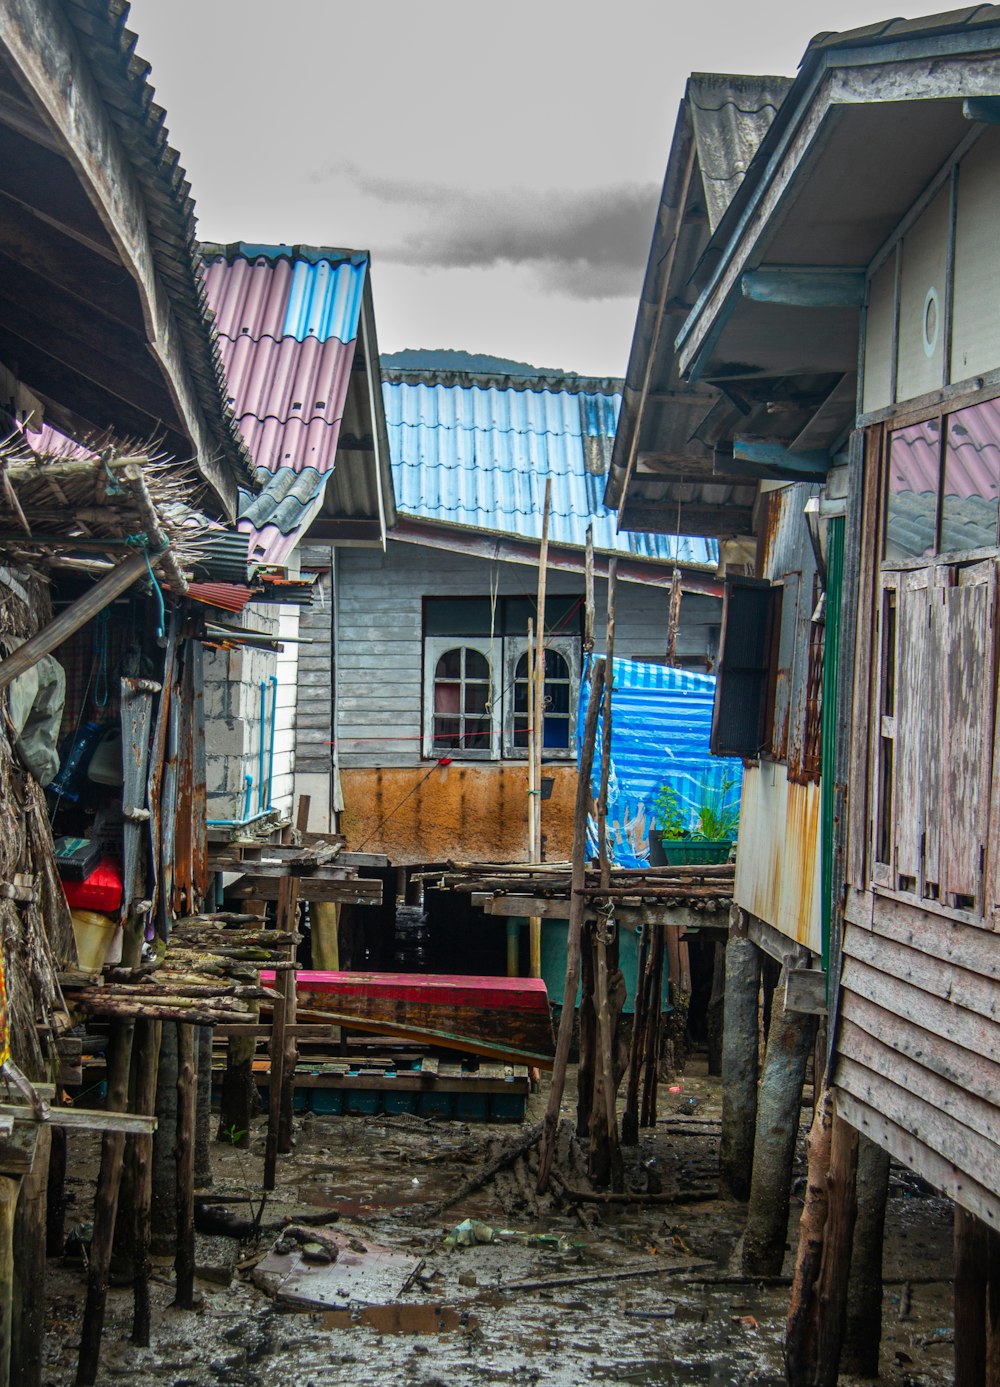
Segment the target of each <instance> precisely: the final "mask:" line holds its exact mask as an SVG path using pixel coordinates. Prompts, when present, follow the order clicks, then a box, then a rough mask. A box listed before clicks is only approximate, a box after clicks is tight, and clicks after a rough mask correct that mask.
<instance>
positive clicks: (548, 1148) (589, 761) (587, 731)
mask: <svg viewBox="0 0 1000 1387" xmlns="http://www.w3.org/2000/svg"><path fill="white" fill-rule="evenodd" d="M603 690H604V661H603V660H602V659H596V660H594V663H593V666H592V668H591V672H590V700H589V702H588V704H587V716H586V720H585V722H584V729H583V743H582V746H581V748H580V771H579V775H578V776H577V783H576V802H575V805H574V811H573V868H572V873H571V891H570V906H569V927H568V929H567V931H566V984H565V987H564V988H563V1009H562V1015H561V1016H560V1018H559V1033H558V1035H557V1037H556V1053H555V1057H554V1060H553V1064H552V1083H551V1086H550V1088H549V1101H548V1106H547V1107H546V1110H545V1118H544V1121H543V1123H542V1136H541V1144H540V1147H539V1153H538V1192H539V1194H541V1193H543V1192H544V1191H545V1190H546V1189H547V1188H548V1183H549V1175H550V1174H551V1172H552V1159H553V1156H554V1155H555V1138H556V1128H557V1127H558V1125H559V1110H560V1108H561V1106H562V1098H563V1091H564V1089H565V1086H566V1066H567V1063H568V1062H569V1051H570V1044H571V1043H572V1039H573V1013H574V1011H575V1010H576V990H577V986H578V985H579V981H580V934H581V930H582V926H583V906H584V901H583V888H584V886H585V884H586V873H587V817H588V814H589V811H590V798H591V789H590V776H591V772H592V770H593V768H594V745H595V743H596V741H597V715H598V713H599V711H600V706H601V694H602V692H603Z"/></svg>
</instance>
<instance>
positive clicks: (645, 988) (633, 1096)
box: [622, 924, 650, 1146]
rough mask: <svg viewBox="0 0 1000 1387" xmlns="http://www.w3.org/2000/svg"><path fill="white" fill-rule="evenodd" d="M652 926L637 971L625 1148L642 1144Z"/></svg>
mask: <svg viewBox="0 0 1000 1387" xmlns="http://www.w3.org/2000/svg"><path fill="white" fill-rule="evenodd" d="M648 959H649V925H645V924H644V925H643V926H642V936H641V938H640V940H639V961H638V963H637V965H636V970H635V1002H634V1003H633V1007H632V1035H631V1037H630V1038H629V1048H628V1067H627V1075H628V1077H627V1079H626V1082H625V1111H624V1112H623V1113H622V1145H623V1146H638V1144H639V1069H640V1066H641V1064H642V1050H643V1045H642V1042H643V1037H644V1032H645V1026H646V1007H647V1006H648V998H649V986H650V984H649V977H648V974H647V962H648Z"/></svg>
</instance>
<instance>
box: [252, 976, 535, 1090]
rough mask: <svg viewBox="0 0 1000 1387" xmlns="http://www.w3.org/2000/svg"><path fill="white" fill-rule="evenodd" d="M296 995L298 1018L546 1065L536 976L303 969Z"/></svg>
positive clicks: (473, 1052) (264, 977)
mask: <svg viewBox="0 0 1000 1387" xmlns="http://www.w3.org/2000/svg"><path fill="white" fill-rule="evenodd" d="M261 980H262V981H265V982H273V981H274V973H273V972H267V971H264V972H262V973H261ZM296 998H297V1002H298V1017H299V1020H300V1021H313V1022H317V1021H329V1022H330V1024H331V1025H335V1026H345V1027H347V1028H348V1029H350V1030H354V1031H372V1032H374V1033H375V1034H377V1035H391V1036H397V1037H400V1038H402V1039H404V1040H422V1041H426V1043H427V1044H428V1045H435V1046H442V1047H444V1048H446V1049H451V1050H463V1051H465V1052H466V1053H468V1054H474V1055H483V1056H485V1057H488V1058H490V1059H499V1060H504V1061H506V1062H508V1063H511V1064H525V1065H532V1066H534V1067H536V1068H540V1069H551V1068H552V1060H553V1056H554V1053H555V1044H554V1038H553V1034H552V1018H551V1014H550V1012H549V997H548V992H547V991H546V988H545V984H544V982H542V980H541V979H540V978H477V977H460V976H456V975H453V974H450V973H448V974H434V973H431V974H427V973H317V972H308V971H306V970H305V969H303V970H301V971H300V972H299V973H298V975H297V986H296Z"/></svg>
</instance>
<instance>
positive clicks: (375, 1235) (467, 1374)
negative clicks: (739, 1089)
mask: <svg viewBox="0 0 1000 1387" xmlns="http://www.w3.org/2000/svg"><path fill="white" fill-rule="evenodd" d="M699 1069H700V1072H699ZM692 1100H694V1101H692ZM544 1101H545V1087H544V1081H543V1088H542V1091H541V1092H540V1093H539V1094H536V1095H534V1096H533V1097H532V1099H531V1102H530V1106H529V1121H531V1120H538V1119H540V1117H541V1114H542V1112H543V1110H544ZM719 1108H720V1101H719V1089H718V1081H717V1080H715V1079H709V1078H707V1077H706V1075H705V1073H704V1066H703V1065H701V1066H699V1065H698V1064H697V1062H695V1063H694V1064H693V1065H692V1064H689V1072H688V1074H687V1076H686V1077H685V1079H684V1081H683V1091H682V1092H681V1093H670V1092H667V1091H665V1090H663V1091H661V1103H660V1118H661V1120H660V1122H659V1123H658V1125H657V1128H656V1130H655V1131H653V1132H648V1133H644V1134H643V1137H642V1143H641V1146H640V1148H639V1151H638V1152H637V1153H635V1154H634V1155H630V1157H629V1161H630V1165H631V1163H632V1162H635V1166H634V1170H633V1179H641V1180H643V1181H646V1182H647V1183H649V1184H651V1185H652V1187H654V1188H656V1187H659V1188H660V1189H661V1190H662V1191H663V1192H665V1193H668V1194H669V1193H670V1192H672V1191H679V1192H680V1194H681V1200H680V1202H677V1203H669V1204H664V1203H661V1204H658V1205H655V1206H652V1207H649V1206H647V1207H646V1208H642V1207H635V1208H631V1207H630V1208H626V1209H621V1208H614V1209H607V1208H601V1207H599V1206H595V1205H593V1204H589V1205H586V1206H584V1207H583V1209H582V1210H581V1212H580V1213H576V1212H574V1211H573V1210H572V1209H566V1208H563V1209H562V1210H559V1209H558V1208H557V1207H556V1206H555V1205H552V1203H551V1201H546V1202H545V1203H544V1204H543V1207H542V1208H541V1209H538V1208H537V1206H536V1205H535V1204H534V1201H533V1200H532V1198H531V1194H530V1178H529V1176H530V1172H529V1171H528V1170H527V1168H526V1167H524V1166H522V1167H521V1168H520V1169H519V1170H515V1172H513V1173H508V1174H505V1175H504V1176H501V1177H500V1178H498V1180H497V1181H495V1182H494V1183H492V1184H491V1185H489V1186H488V1187H487V1188H486V1189H484V1190H482V1191H481V1192H479V1193H478V1194H476V1195H474V1196H470V1197H469V1198H467V1199H466V1200H464V1201H463V1202H462V1203H460V1204H457V1205H455V1206H454V1207H453V1208H451V1209H449V1210H448V1211H447V1212H446V1213H443V1214H441V1215H439V1216H438V1217H436V1218H433V1219H432V1220H431V1221H430V1222H427V1223H426V1224H422V1223H420V1222H418V1221H417V1220H416V1219H415V1217H414V1209H415V1208H416V1206H419V1205H422V1204H424V1203H427V1202H430V1201H434V1200H436V1199H439V1198H441V1197H442V1196H445V1195H447V1194H449V1193H450V1192H451V1191H453V1190H454V1189H455V1188H456V1187H457V1186H458V1185H459V1184H460V1182H461V1181H462V1179H463V1178H464V1177H465V1176H466V1175H467V1174H468V1173H470V1172H471V1171H473V1170H475V1169H476V1168H477V1167H478V1166H479V1165H480V1164H481V1163H482V1162H483V1161H484V1160H485V1159H487V1158H488V1156H489V1154H490V1153H491V1152H492V1151H494V1150H495V1149H496V1143H497V1142H498V1141H504V1140H508V1139H509V1138H510V1136H511V1133H512V1129H511V1128H510V1127H492V1126H486V1125H465V1124H461V1123H454V1122H434V1121H424V1120H422V1119H419V1118H416V1117H412V1116H400V1117H394V1118H388V1117H371V1118H342V1117H319V1116H313V1115H309V1116H307V1117H306V1118H304V1119H302V1120H301V1121H299V1122H298V1123H297V1143H296V1149H295V1151H294V1153H293V1154H292V1155H291V1156H288V1157H284V1158H282V1159H281V1160H280V1162H279V1189H278V1191H277V1192H276V1196H275V1197H272V1198H271V1199H270V1200H269V1202H268V1204H267V1207H266V1209H265V1213H264V1221H265V1223H275V1224H277V1223H279V1222H280V1221H281V1219H282V1218H283V1217H284V1216H286V1215H295V1214H299V1213H302V1212H304V1211H312V1212H314V1213H315V1212H316V1211H317V1210H320V1209H323V1208H326V1207H328V1206H330V1207H333V1208H337V1209H339V1210H340V1213H341V1218H340V1220H339V1222H337V1223H336V1224H334V1225H332V1226H331V1230H330V1231H336V1232H338V1233H342V1234H346V1235H347V1236H348V1237H349V1238H351V1239H353V1240H354V1241H355V1242H356V1244H357V1246H360V1247H367V1246H369V1245H370V1244H372V1243H376V1244H382V1245H385V1246H388V1247H390V1248H392V1249H394V1250H396V1251H398V1252H400V1253H403V1254H406V1255H407V1256H409V1257H412V1258H413V1259H414V1261H413V1263H412V1264H411V1265H412V1266H417V1265H418V1261H419V1260H421V1259H422V1261H423V1267H422V1268H421V1269H420V1271H419V1274H418V1275H417V1276H415V1277H414V1278H413V1281H412V1284H411V1285H410V1287H409V1289H408V1290H407V1291H406V1292H405V1293H404V1294H398V1291H394V1293H393V1294H392V1295H390V1296H387V1297H385V1299H388V1300H389V1302H390V1308H388V1309H376V1310H369V1311H365V1312H363V1313H359V1312H358V1311H357V1310H356V1309H355V1310H354V1311H353V1312H352V1310H351V1308H350V1304H349V1302H347V1301H345V1305H346V1307H347V1308H345V1309H344V1310H340V1311H292V1310H288V1309H286V1308H283V1307H282V1306H280V1305H279V1304H277V1303H276V1302H275V1301H274V1299H272V1298H271V1297H270V1296H269V1295H268V1294H266V1293H265V1292H264V1291H262V1290H260V1289H258V1288H257V1287H256V1286H255V1285H254V1284H253V1283H252V1281H251V1280H250V1279H249V1278H250V1277H251V1276H252V1275H253V1269H252V1268H251V1267H250V1266H248V1265H246V1264H247V1263H249V1262H251V1261H253V1259H254V1256H255V1255H258V1254H259V1252H260V1251H261V1250H262V1249H259V1248H257V1249H255V1248H254V1247H252V1246H248V1245H247V1244H246V1243H242V1244H241V1243H240V1242H238V1241H236V1240H234V1239H232V1238H229V1237H220V1236H201V1235H199V1238H198V1265H199V1270H200V1272H201V1273H202V1274H201V1275H200V1276H199V1280H198V1290H199V1293H200V1296H201V1304H200V1308H199V1309H198V1310H197V1311H195V1312H193V1313H192V1312H182V1311H178V1310H176V1309H173V1308H171V1305H170V1302H171V1300H172V1298H173V1287H172V1268H171V1266H170V1265H169V1264H168V1263H161V1264H159V1265H157V1266H156V1268H155V1271H154V1284H153V1296H154V1305H155V1309H154V1326H153V1344H152V1347H150V1348H149V1349H136V1348H134V1347H133V1346H132V1345H131V1344H130V1343H129V1332H130V1328H131V1292H130V1291H129V1290H128V1289H121V1288H119V1289H113V1290H112V1292H111V1294H110V1298H109V1305H108V1317H107V1324H106V1329H105V1338H104V1351H103V1354H102V1366H101V1373H100V1376H99V1379H98V1380H99V1382H100V1383H101V1384H111V1383H121V1382H128V1383H134V1384H137V1387H146V1384H148V1387H154V1384H155V1385H156V1387H163V1385H164V1384H169V1385H170V1387H216V1384H221V1385H222V1387H256V1384H265V1385H266V1387H293V1384H294V1387H327V1384H329V1387H334V1384H337V1385H338V1387H339V1384H344V1387H347V1384H351V1387H353V1385H354V1384H361V1383H378V1384H379V1387H466V1384H477V1383H485V1382H498V1383H504V1382H508V1383H513V1384H535V1383H551V1384H553V1387H576V1384H581V1383H591V1382H596V1383H600V1382H622V1383H634V1384H643V1385H644V1387H645V1385H646V1384H649V1387H653V1385H654V1384H664V1385H665V1387H666V1385H667V1384H675V1383H709V1384H720V1387H721V1385H722V1384H737V1383H740V1384H742V1383H759V1384H769V1383H779V1382H783V1381H784V1378H783V1374H782V1366H781V1337H782V1331H783V1327H784V1316H785V1309H786V1303H787V1295H788V1291H787V1287H786V1286H784V1285H778V1286H765V1285H761V1284H759V1283H754V1282H744V1283H740V1282H739V1281H737V1280H732V1279H724V1278H727V1270H728V1264H729V1261H730V1257H731V1255H732V1252H733V1248H734V1245H735V1243H736V1240H737V1237H738V1235H739V1232H740V1228H741V1208H740V1206H739V1205H736V1204H733V1203H730V1202H727V1201H724V1200H720V1199H717V1198H714V1199H712V1198H706V1197H705V1196H706V1194H707V1193H708V1187H709V1186H710V1183H711V1181H712V1178H713V1175H714V1171H715V1169H716V1165H717V1156H718V1136H717V1133H716V1129H717V1121H718V1116H719ZM564 1111H565V1112H566V1114H567V1115H569V1113H570V1103H569V1100H567V1104H566V1107H565V1109H564ZM804 1115H806V1116H807V1114H804ZM253 1142H254V1144H253V1147H252V1149H251V1151H250V1152H249V1153H248V1154H247V1155H246V1156H241V1155H240V1154H238V1153H237V1152H236V1151H234V1150H233V1149H232V1148H230V1147H225V1146H222V1145H216V1146H215V1148H214V1156H213V1159H214V1167H215V1182H214V1187H213V1194H230V1195H240V1194H245V1193H246V1182H245V1178H244V1174H243V1173H242V1171H241V1162H242V1165H243V1168H244V1169H245V1171H246V1173H247V1175H248V1176H249V1180H250V1181H251V1182H253V1183H255V1182H257V1181H259V1179H260V1170H261V1160H262V1155H263V1127H261V1126H259V1125H258V1127H257V1128H256V1130H255V1132H254V1137H253ZM95 1157H96V1149H91V1150H90V1151H89V1152H88V1151H87V1149H86V1148H82V1149H81V1150H80V1151H78V1152H76V1153H75V1159H76V1166H75V1169H74V1178H73V1179H72V1180H71V1182H70V1192H71V1196H72V1198H73V1203H72V1204H71V1205H70V1216H69V1218H70V1222H72V1221H78V1222H80V1223H85V1222H86V1221H87V1220H88V1219H89V1217H90V1213H89V1201H90V1200H92V1197H93V1184H92V1181H93V1177H94V1173H95V1170H96V1160H95ZM640 1167H641V1174H640V1173H639V1172H640ZM800 1177H801V1165H800ZM798 1187H799V1188H800V1187H801V1179H800V1183H799V1186H798ZM685 1191H689V1192H690V1191H696V1192H697V1193H698V1196H699V1197H698V1199H697V1201H696V1202H693V1203H689V1202H684V1199H683V1195H684V1193H685ZM891 1196H892V1197H891V1199H890V1206H889V1212H888V1220H887V1241H886V1251H885V1276H886V1283H887V1284H886V1294H885V1304H884V1315H883V1319H884V1332H883V1351H882V1380H883V1381H884V1382H886V1383H889V1384H893V1385H894V1387H906V1384H927V1387H931V1384H937V1383H942V1384H943V1383H946V1382H950V1380H951V1372H952V1352H953V1350H952V1333H951V1288H950V1284H949V1278H950V1275H951V1206H950V1204H948V1202H947V1201H945V1200H939V1199H935V1198H932V1197H929V1196H928V1195H927V1194H926V1193H923V1192H921V1191H920V1190H919V1188H918V1187H916V1186H915V1184H914V1182H913V1181H912V1179H911V1178H910V1177H908V1176H907V1175H906V1173H905V1172H903V1171H901V1170H897V1169H896V1168H895V1167H894V1168H893V1182H892V1191H891ZM550 1205H551V1207H549V1206H550ZM230 1207H231V1208H232V1209H233V1210H234V1211H237V1212H240V1213H242V1212H244V1210H245V1206H240V1205H238V1204H236V1203H232V1204H231V1205H230ZM798 1214H799V1203H798V1200H797V1198H795V1199H793V1203H792V1208H791V1216H790V1222H789V1236H790V1241H793V1240H794V1237H795V1233H796V1228H797V1222H798ZM467 1217H472V1218H477V1219H480V1220H482V1221H484V1222H485V1223H487V1224H489V1225H492V1226H500V1227H504V1228H509V1229H513V1230H515V1231H523V1232H526V1233H531V1234H538V1233H544V1234H549V1235H552V1236H553V1238H558V1239H559V1240H560V1241H558V1242H556V1243H555V1244H554V1245H545V1246H533V1247H529V1246H523V1245H520V1244H516V1243H502V1244H495V1243H491V1244H486V1245H483V1244H477V1245H474V1246H471V1247H466V1248H460V1249H456V1250H450V1251H449V1250H447V1249H446V1248H445V1247H444V1246H443V1245H442V1242H443V1235H444V1234H445V1233H446V1232H447V1231H448V1230H450V1229H452V1228H453V1227H454V1226H455V1225H456V1224H458V1223H459V1222H460V1221H461V1220H462V1219H464V1218H467ZM268 1241H269V1242H271V1241H273V1237H272V1238H271V1239H269V1240H268ZM687 1259H695V1260H699V1261H704V1262H707V1263H709V1265H708V1266H707V1267H700V1268H698V1269H697V1270H695V1271H692V1272H687V1273H677V1272H666V1273H664V1272H662V1271H661V1269H662V1268H664V1267H665V1266H667V1265H668V1264H670V1263H672V1262H677V1261H684V1260H687ZM790 1260H791V1254H790V1253H789V1257H788V1260H787V1261H786V1268H785V1269H786V1271H788V1270H790ZM241 1264H244V1265H243V1266H242V1269H241ZM623 1269H625V1270H637V1269H638V1270H643V1271H655V1272H656V1273H657V1274H654V1275H645V1276H641V1277H636V1278H634V1279H628V1280H617V1281H611V1280H606V1281H597V1282H593V1281H592V1282H586V1283H581V1284H577V1285H564V1286H557V1287H548V1288H544V1287H543V1288H540V1289H532V1290H528V1289H508V1288H509V1287H512V1286H513V1284H514V1283H517V1282H525V1281H539V1280H554V1279H557V1278H563V1279H565V1278H570V1277H575V1276H582V1275H594V1274H597V1273H605V1272H615V1271H621V1270H623ZM396 1284H397V1285H398V1284H399V1279H398V1278H397V1283H396ZM48 1293H49V1302H50V1322H49V1334H48V1339H47V1345H46V1359H47V1366H46V1381H47V1383H49V1384H51V1387H69V1384H71V1383H72V1382H73V1379H74V1373H75V1365H76V1351H77V1346H78V1342H79V1325H80V1316H81V1314H82V1307H83V1293H84V1282H83V1276H82V1273H81V1270H80V1267H79V1265H78V1264H77V1265H74V1264H72V1263H69V1264H65V1263H64V1264H62V1265H59V1264H56V1263H54V1262H53V1263H50V1265H49V1285H48ZM845 1380H846V1379H845Z"/></svg>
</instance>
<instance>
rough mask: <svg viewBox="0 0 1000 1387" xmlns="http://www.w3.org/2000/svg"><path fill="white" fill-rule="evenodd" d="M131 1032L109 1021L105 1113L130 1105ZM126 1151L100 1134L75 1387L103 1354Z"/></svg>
mask: <svg viewBox="0 0 1000 1387" xmlns="http://www.w3.org/2000/svg"><path fill="white" fill-rule="evenodd" d="M134 1032H135V1022H134V1021H112V1023H111V1043H110V1047H109V1054H108V1068H107V1076H108V1077H107V1083H108V1096H107V1101H106V1107H107V1109H108V1111H109V1112H124V1111H125V1108H126V1106H127V1103H128V1076H129V1068H130V1066H131V1061H132V1037H133V1034H134ZM124 1151H125V1136H124V1133H122V1132H105V1133H104V1140H103V1142H102V1144H101V1172H100V1175H99V1176H98V1180H97V1197H96V1199H95V1200H94V1234H93V1237H92V1239H91V1243H90V1265H89V1268H88V1272H87V1302H86V1305H85V1307H84V1312H83V1330H82V1332H81V1336H80V1356H79V1359H78V1361H77V1369H76V1387H93V1384H94V1382H96V1380H97V1364H98V1359H99V1358H100V1354H101V1337H102V1335H103V1333H104V1311H105V1307H106V1305H107V1297H108V1273H109V1271H110V1269H111V1246H112V1243H113V1241H114V1236H115V1219H116V1217H117V1214H118V1191H119V1189H120V1188H121V1179H122V1156H123V1154H124Z"/></svg>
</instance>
